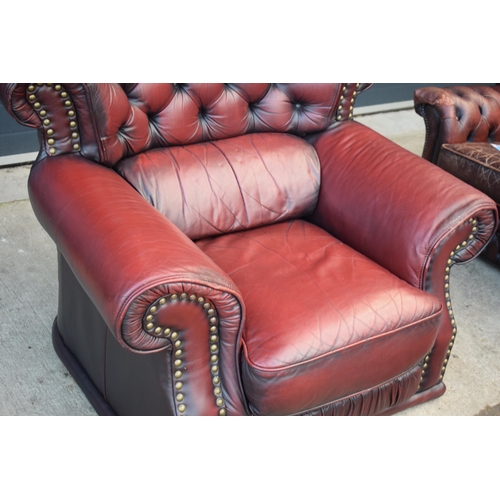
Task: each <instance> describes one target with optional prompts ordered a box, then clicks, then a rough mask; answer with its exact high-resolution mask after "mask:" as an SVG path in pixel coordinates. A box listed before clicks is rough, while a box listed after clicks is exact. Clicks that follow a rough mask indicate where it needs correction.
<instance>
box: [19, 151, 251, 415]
mask: <svg viewBox="0 0 500 500" xmlns="http://www.w3.org/2000/svg"><path fill="white" fill-rule="evenodd" d="M29 193H30V199H31V202H32V205H33V209H34V212H35V214H36V216H37V218H38V219H39V221H40V223H41V224H42V226H43V227H44V228H45V230H46V231H47V232H48V233H49V235H50V236H51V237H52V238H53V240H54V241H55V243H56V244H57V246H58V248H59V250H60V251H61V253H62V255H63V256H64V258H65V259H66V261H67V262H68V264H69V266H70V267H71V269H72V271H73V273H74V274H75V276H76V278H77V279H78V281H79V282H80V284H81V285H82V287H83V288H84V290H85V291H86V293H87V294H88V295H89V297H90V298H91V300H92V301H93V303H94V305H95V306H96V308H97V309H98V311H99V312H100V314H101V315H102V317H103V319H104V320H105V322H106V324H107V325H108V327H109V329H110V330H111V332H112V333H113V334H114V335H115V336H116V338H117V340H118V341H119V342H120V343H121V344H122V345H123V346H124V347H126V348H127V349H129V350H131V351H135V352H140V353H144V352H152V351H158V350H161V349H165V350H167V349H168V350H170V352H171V356H172V377H173V378H177V376H179V377H181V376H183V374H184V372H183V371H182V370H183V369H185V367H186V366H190V369H189V375H190V377H188V379H186V378H185V377H184V378H183V379H182V382H183V384H184V390H183V391H184V392H183V394H184V396H185V397H187V396H188V394H191V396H193V393H194V392H199V393H200V394H202V395H201V396H200V398H197V397H190V398H189V399H190V401H191V406H190V410H193V408H192V406H193V404H195V403H193V401H198V400H199V401H201V403H200V404H205V403H206V404H207V405H209V406H210V405H212V406H213V405H215V404H216V401H218V400H216V398H215V396H214V390H217V391H218V392H219V390H218V389H217V387H222V385H221V383H222V382H221V381H222V380H223V381H224V390H223V391H222V389H221V390H220V399H221V402H222V403H221V404H218V403H217V406H215V408H218V407H220V408H219V410H218V411H226V409H228V410H229V411H230V412H232V413H235V412H236V413H244V410H243V407H242V404H243V403H242V401H243V397H242V393H241V386H240V382H239V380H240V378H239V369H238V363H237V358H238V353H239V345H240V335H241V328H242V323H243V317H244V311H243V301H242V299H241V295H240V292H239V291H238V290H237V288H236V286H235V285H234V283H233V282H232V281H231V279H230V278H229V277H228V276H227V275H226V274H225V273H224V272H223V271H222V270H221V269H220V268H219V267H218V266H217V265H216V264H215V263H214V262H213V261H212V260H211V259H210V258H209V257H208V256H207V255H206V254H204V253H203V252H202V251H201V250H200V249H199V248H198V247H197V246H196V245H195V244H194V243H193V242H192V241H191V240H190V239H189V238H187V237H186V236H185V235H184V234H183V233H182V232H181V231H180V230H179V229H178V228H177V227H175V226H174V225H173V224H172V223H171V222H170V221H169V220H168V219H167V218H165V217H164V216H163V215H162V214H161V213H160V212H158V211H157V210H156V209H155V208H154V207H152V206H151V205H150V204H149V203H148V202H147V201H146V200H144V199H143V198H142V197H141V196H140V195H139V194H138V193H137V192H136V191H135V190H134V189H133V188H132V187H131V186H130V185H129V184H128V183H127V182H126V181H125V180H124V179H122V178H121V177H120V176H119V175H118V174H117V173H116V172H114V171H112V170H110V169H108V168H106V167H102V166H100V165H98V164H95V163H93V162H91V161H89V160H86V159H84V158H81V157H75V156H66V157H64V156H61V157H54V158H47V159H44V160H42V161H40V162H39V163H38V164H36V165H35V166H34V167H33V169H32V173H31V175H30V179H29ZM219 358H220V359H221V360H223V363H221V362H219ZM219 369H220V370H224V373H220V372H219ZM216 377H219V378H218V379H217V378H216ZM195 379H197V380H198V383H196V384H188V383H187V382H188V381H189V380H191V381H193V382H194V380H195ZM216 382H217V383H216ZM217 384H218V385H217ZM181 385H182V384H181ZM205 386H206V387H205ZM189 391H191V392H190V393H189ZM218 392H215V394H218ZM207 394H208V397H207ZM178 401H179V400H178ZM179 411H182V410H179ZM196 412H197V413H201V414H210V412H209V410H208V409H206V408H199V409H198V410H197V411H196Z"/></svg>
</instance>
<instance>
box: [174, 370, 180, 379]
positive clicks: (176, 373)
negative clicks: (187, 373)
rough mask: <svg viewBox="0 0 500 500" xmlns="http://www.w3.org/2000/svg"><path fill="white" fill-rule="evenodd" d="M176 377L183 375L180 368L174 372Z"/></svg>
mask: <svg viewBox="0 0 500 500" xmlns="http://www.w3.org/2000/svg"><path fill="white" fill-rule="evenodd" d="M174 377H175V378H177V379H179V378H181V377H182V372H181V371H180V370H177V371H176V372H175V373H174Z"/></svg>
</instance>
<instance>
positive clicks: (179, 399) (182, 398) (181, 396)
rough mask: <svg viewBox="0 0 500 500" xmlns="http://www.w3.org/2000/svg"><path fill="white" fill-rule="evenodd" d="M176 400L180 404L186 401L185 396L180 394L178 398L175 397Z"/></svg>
mask: <svg viewBox="0 0 500 500" xmlns="http://www.w3.org/2000/svg"><path fill="white" fill-rule="evenodd" d="M175 399H177V401H179V402H181V401H184V394H182V393H181V392H179V394H177V396H175Z"/></svg>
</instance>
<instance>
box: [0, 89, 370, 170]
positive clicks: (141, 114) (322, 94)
mask: <svg viewBox="0 0 500 500" xmlns="http://www.w3.org/2000/svg"><path fill="white" fill-rule="evenodd" d="M368 87H369V84H354V83H350V84H347V83H305V84H302V83H275V84H269V83H238V84H229V83H227V84H224V83H191V84H179V83H177V84H172V83H131V84H128V83H127V84H117V83H85V84H81V83H67V84H43V83H39V84H0V98H1V99H2V100H3V102H4V103H5V104H6V109H7V110H8V111H9V112H10V113H11V114H12V115H13V116H14V117H15V118H16V119H17V120H18V121H19V122H21V123H23V124H25V125H28V126H31V127H38V129H39V131H40V141H41V148H42V151H41V154H42V157H43V156H54V155H58V154H67V153H77V154H82V155H83V156H85V157H87V158H89V159H92V160H94V161H97V162H98V163H102V164H104V165H107V166H109V167H113V166H114V165H116V164H117V163H118V161H120V160H121V159H123V158H126V157H129V156H132V155H135V154H137V153H141V152H144V151H147V150H150V149H153V148H158V147H165V146H179V145H184V144H194V143H199V142H203V141H212V140H219V139H226V138H229V137H235V136H239V135H244V134H248V133H253V132H285V133H290V134H294V135H298V136H305V135H307V134H310V133H314V132H320V131H322V130H325V129H326V128H328V127H329V126H330V125H331V124H332V123H333V122H335V121H342V120H347V119H349V118H351V117H352V110H353V106H354V100H355V99H356V96H357V94H358V93H360V92H362V91H363V90H365V89H366V88H368Z"/></svg>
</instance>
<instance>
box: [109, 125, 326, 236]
mask: <svg viewBox="0 0 500 500" xmlns="http://www.w3.org/2000/svg"><path fill="white" fill-rule="evenodd" d="M117 170H118V172H119V173H120V174H121V175H122V176H123V177H124V178H125V179H127V181H129V182H130V183H131V184H132V185H133V186H134V187H135V188H136V189H137V191H138V192H139V193H140V194H141V195H142V196H143V197H144V198H145V199H146V200H148V201H149V202H150V203H151V204H152V205H153V206H154V207H155V208H157V209H158V210H159V211H160V212H161V213H162V214H164V215H165V216H166V217H167V218H168V219H169V220H170V221H171V222H173V223H174V224H175V225H176V226H177V227H178V228H179V229H180V230H181V231H182V232H183V233H185V234H186V235H188V236H189V237H190V238H192V239H198V238H202V237H206V236H214V235H218V234H224V233H228V232H233V231H238V230H242V229H248V228H251V227H256V226H262V225H266V224H271V223H273V222H278V221H281V220H286V219H291V218H294V217H300V216H302V215H306V214H309V213H311V212H312V210H313V209H314V207H315V206H316V202H317V196H318V191H319V183H320V166H319V161H318V157H317V155H316V151H315V150H314V148H313V147H312V146H311V145H310V144H308V143H307V142H305V141H304V140H303V139H300V138H299V137H295V136H291V135H287V134H271V133H269V134H248V135H245V136H241V137H234V138H231V139H226V140H221V141H215V142H207V143H202V144H195V145H191V146H183V147H171V148H160V149H156V150H152V151H148V152H146V153H143V154H140V155H136V156H134V157H131V158H127V159H125V160H123V161H122V162H120V163H119V164H118V165H117Z"/></svg>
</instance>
